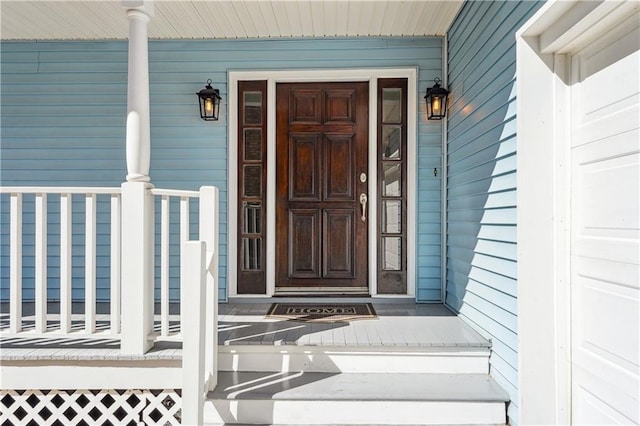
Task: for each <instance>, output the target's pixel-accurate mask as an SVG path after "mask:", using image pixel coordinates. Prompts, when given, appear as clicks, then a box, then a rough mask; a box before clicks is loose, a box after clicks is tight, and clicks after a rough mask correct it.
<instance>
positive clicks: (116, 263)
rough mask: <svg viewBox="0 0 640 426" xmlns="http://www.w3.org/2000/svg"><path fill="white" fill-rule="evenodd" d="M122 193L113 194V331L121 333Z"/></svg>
mask: <svg viewBox="0 0 640 426" xmlns="http://www.w3.org/2000/svg"><path fill="white" fill-rule="evenodd" d="M120 220H121V219H120V195H119V194H113V195H111V256H110V257H111V285H110V287H111V291H110V301H109V304H110V308H109V311H110V315H111V333H112V334H118V333H120V313H121V307H120V301H121V298H120V269H121V268H120V240H121V238H120V232H121V229H120Z"/></svg>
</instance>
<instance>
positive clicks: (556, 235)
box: [516, 0, 640, 424]
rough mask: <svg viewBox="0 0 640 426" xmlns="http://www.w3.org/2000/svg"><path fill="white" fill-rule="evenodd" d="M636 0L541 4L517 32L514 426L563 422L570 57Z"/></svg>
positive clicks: (567, 385)
mask: <svg viewBox="0 0 640 426" xmlns="http://www.w3.org/2000/svg"><path fill="white" fill-rule="evenodd" d="M639 8H640V3H638V2H634V1H626V2H613V1H612V2H608V1H598V2H566V1H561V0H555V1H550V2H548V3H546V4H545V5H544V6H543V7H542V8H541V9H540V10H539V11H538V12H537V13H536V14H535V15H534V16H533V17H532V18H531V19H530V20H529V21H528V22H527V23H526V24H525V25H524V26H523V27H522V28H521V29H520V30H519V31H518V33H517V35H516V43H517V69H516V79H517V81H518V85H517V86H518V92H517V99H518V106H517V108H518V110H517V116H518V124H517V126H518V127H517V132H518V168H517V170H518V195H517V197H518V198H517V205H518V216H517V223H518V383H519V390H518V391H519V392H518V393H519V396H518V400H519V401H518V406H519V407H520V416H519V422H520V423H522V424H570V423H571V421H572V413H571V365H570V364H571V345H570V342H571V340H570V338H571V336H570V330H571V303H570V300H571V293H570V291H571V290H570V252H569V248H570V244H569V242H570V223H569V219H570V197H571V191H570V170H569V169H570V163H569V159H570V153H569V149H570V141H571V140H572V135H571V127H570V123H571V109H570V94H571V75H570V62H569V58H570V55H572V54H574V53H577V52H578V51H579V50H580V49H582V48H584V47H585V46H588V45H590V44H592V43H594V42H595V41H596V40H598V39H599V38H602V37H605V36H606V34H607V33H608V32H609V31H610V30H611V29H612V28H614V27H616V26H617V25H619V24H620V23H621V22H623V21H624V20H626V19H627V18H628V17H630V16H632V15H633V14H634V13H635V14H637V13H638V9H639Z"/></svg>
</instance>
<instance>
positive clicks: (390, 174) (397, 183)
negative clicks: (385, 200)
mask: <svg viewBox="0 0 640 426" xmlns="http://www.w3.org/2000/svg"><path fill="white" fill-rule="evenodd" d="M401 166H402V165H401V164H384V165H383V166H382V170H383V172H382V173H383V175H382V196H383V197H400V196H401V195H402V169H401Z"/></svg>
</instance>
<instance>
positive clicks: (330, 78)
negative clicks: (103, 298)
mask: <svg viewBox="0 0 640 426" xmlns="http://www.w3.org/2000/svg"><path fill="white" fill-rule="evenodd" d="M379 78H406V79H407V103H408V108H407V115H408V116H407V153H408V155H407V194H408V195H407V296H411V297H415V294H416V256H417V254H416V249H417V244H416V232H417V224H416V197H417V163H416V157H417V155H416V154H417V140H416V138H417V115H418V110H417V108H418V106H417V105H418V103H417V84H418V81H417V79H418V70H417V69H416V68H415V67H412V68H370V69H331V70H326V69H323V70H281V71H229V72H228V90H227V92H228V97H229V101H228V105H229V107H228V108H229V109H228V111H229V122H228V125H229V127H228V136H229V175H228V182H229V199H228V206H229V216H228V217H229V219H228V220H229V233H228V235H229V243H228V271H227V272H228V287H229V288H228V292H229V293H228V294H229V297H244V296H245V295H238V293H237V280H238V277H237V267H238V265H237V256H236V253H237V247H238V242H237V238H236V235H237V231H238V223H237V200H238V187H237V172H238V166H237V164H238V163H237V158H238V150H237V146H238V140H237V130H236V129H237V125H238V116H237V112H236V111H237V110H238V82H239V81H247V80H266V81H267V206H269V207H268V208H267V234H266V238H267V265H266V268H267V270H266V272H267V296H273V295H274V294H275V288H276V285H275V251H276V250H275V222H276V217H275V208H273V207H274V206H275V182H276V175H275V157H276V156H275V154H276V148H275V141H276V125H275V124H276V114H275V107H276V96H275V95H276V84H277V83H284V82H287V83H296V82H334V81H335V82H339V81H368V82H369V111H374V112H375V111H376V110H377V102H378V99H377V93H378V85H377V80H378V79H379ZM376 116H377V114H375V113H374V114H371V113H370V114H369V176H377V163H376V155H375V153H376V151H377V149H376V147H377V143H376V135H377V123H376ZM376 194H377V179H369V202H370V203H371V205H372V206H375V205H377V196H376ZM369 219H370V220H369V235H376V232H377V223H378V222H377V212H376V209H370V212H369ZM376 259H377V241H376V239H375V238H369V294H370V295H371V296H377V283H376V279H377V264H376ZM246 296H247V297H255V296H256V295H246ZM262 296H264V295H262ZM385 297H388V296H385Z"/></svg>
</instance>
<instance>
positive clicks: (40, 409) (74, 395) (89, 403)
mask: <svg viewBox="0 0 640 426" xmlns="http://www.w3.org/2000/svg"><path fill="white" fill-rule="evenodd" d="M180 406H181V397H180V390H173V389H168V390H148V389H145V390H138V389H134V390H131V389H129V390H114V389H103V390H69V391H65V390H26V391H11V390H10V391H0V425H1V426H8V425H14V426H18V425H27V426H30V425H34V426H36V425H37V426H49V425H51V426H57V425H65V426H66V425H87V426H89V425H91V426H92V425H106V426H115V425H179V424H180Z"/></svg>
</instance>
